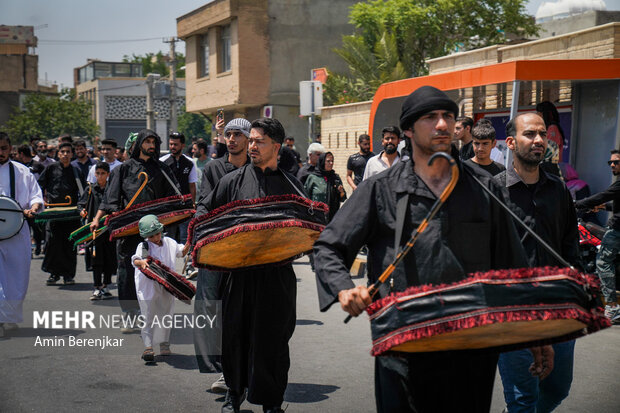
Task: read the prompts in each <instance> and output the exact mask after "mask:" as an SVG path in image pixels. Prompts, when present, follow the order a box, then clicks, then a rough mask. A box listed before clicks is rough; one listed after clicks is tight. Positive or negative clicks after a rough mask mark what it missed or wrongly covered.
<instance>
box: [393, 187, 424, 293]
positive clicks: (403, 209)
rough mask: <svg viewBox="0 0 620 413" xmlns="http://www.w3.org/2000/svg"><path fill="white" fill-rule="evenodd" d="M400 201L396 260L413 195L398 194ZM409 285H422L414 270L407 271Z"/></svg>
mask: <svg viewBox="0 0 620 413" xmlns="http://www.w3.org/2000/svg"><path fill="white" fill-rule="evenodd" d="M396 196H397V197H399V198H398V201H397V203H396V227H395V228H394V259H396V256H397V255H398V252H399V251H400V243H401V241H402V237H403V229H404V227H405V217H406V216H407V207H408V206H409V198H410V197H411V195H409V194H408V193H405V194H397V195H396ZM393 277H394V273H392V277H391V278H392V279H391V280H390V285H392V284H393V281H392V280H393ZM406 277H407V284H408V285H409V286H411V285H420V280H419V279H418V274H417V270H416V269H415V268H413V269H412V270H411V271H407V274H406Z"/></svg>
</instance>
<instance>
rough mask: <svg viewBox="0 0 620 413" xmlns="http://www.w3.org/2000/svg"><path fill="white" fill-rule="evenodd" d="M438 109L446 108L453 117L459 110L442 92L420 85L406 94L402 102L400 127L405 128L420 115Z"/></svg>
mask: <svg viewBox="0 0 620 413" xmlns="http://www.w3.org/2000/svg"><path fill="white" fill-rule="evenodd" d="M438 109H444V110H448V111H450V112H452V113H454V117H456V116H457V114H458V112H459V107H458V106H457V105H456V103H454V101H453V100H452V99H450V98H449V97H448V95H446V94H445V93H444V92H442V91H441V90H439V89H437V88H434V87H432V86H422V87H420V88H418V89H416V90H415V91H413V93H411V94H410V95H409V96H407V98H406V99H405V101H404V102H403V106H402V109H401V112H400V128H401V129H402V130H407V129H409V128H411V125H413V124H414V123H415V121H416V120H418V119H420V117H421V116H423V115H424V114H426V113H428V112H432V111H433V110H438Z"/></svg>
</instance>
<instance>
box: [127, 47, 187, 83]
mask: <svg viewBox="0 0 620 413" xmlns="http://www.w3.org/2000/svg"><path fill="white" fill-rule="evenodd" d="M176 60H177V64H176V68H177V70H176V74H177V77H185V69H181V68H182V67H184V66H185V55H183V53H179V52H177V53H176ZM123 62H127V63H140V64H141V65H142V74H144V75H145V76H146V74H147V73H159V74H160V75H162V76H168V75H169V74H170V66H169V65H168V54H164V53H163V52H161V51H159V52H157V53H146V54H144V55H136V54H133V53H132V54H131V56H129V55H124V56H123Z"/></svg>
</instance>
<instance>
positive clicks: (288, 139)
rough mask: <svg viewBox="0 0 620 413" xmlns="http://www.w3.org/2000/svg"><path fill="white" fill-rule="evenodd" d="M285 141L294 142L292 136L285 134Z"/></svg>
mask: <svg viewBox="0 0 620 413" xmlns="http://www.w3.org/2000/svg"><path fill="white" fill-rule="evenodd" d="M284 140H285V141H293V142H295V138H294V137H292V136H287V137H286V138H284Z"/></svg>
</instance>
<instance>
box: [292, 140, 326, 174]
mask: <svg viewBox="0 0 620 413" xmlns="http://www.w3.org/2000/svg"><path fill="white" fill-rule="evenodd" d="M323 153H325V147H324V146H323V145H321V144H320V143H318V142H313V143H311V144H310V145H308V162H307V163H306V164H305V165H304V166H302V167H301V168H300V169H299V171H297V179H299V182H301V183H302V184H305V183H306V179H307V178H308V175H310V174H311V173H313V172H314V170H315V168H316V164H317V162H318V161H319V156H321V154H323Z"/></svg>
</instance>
